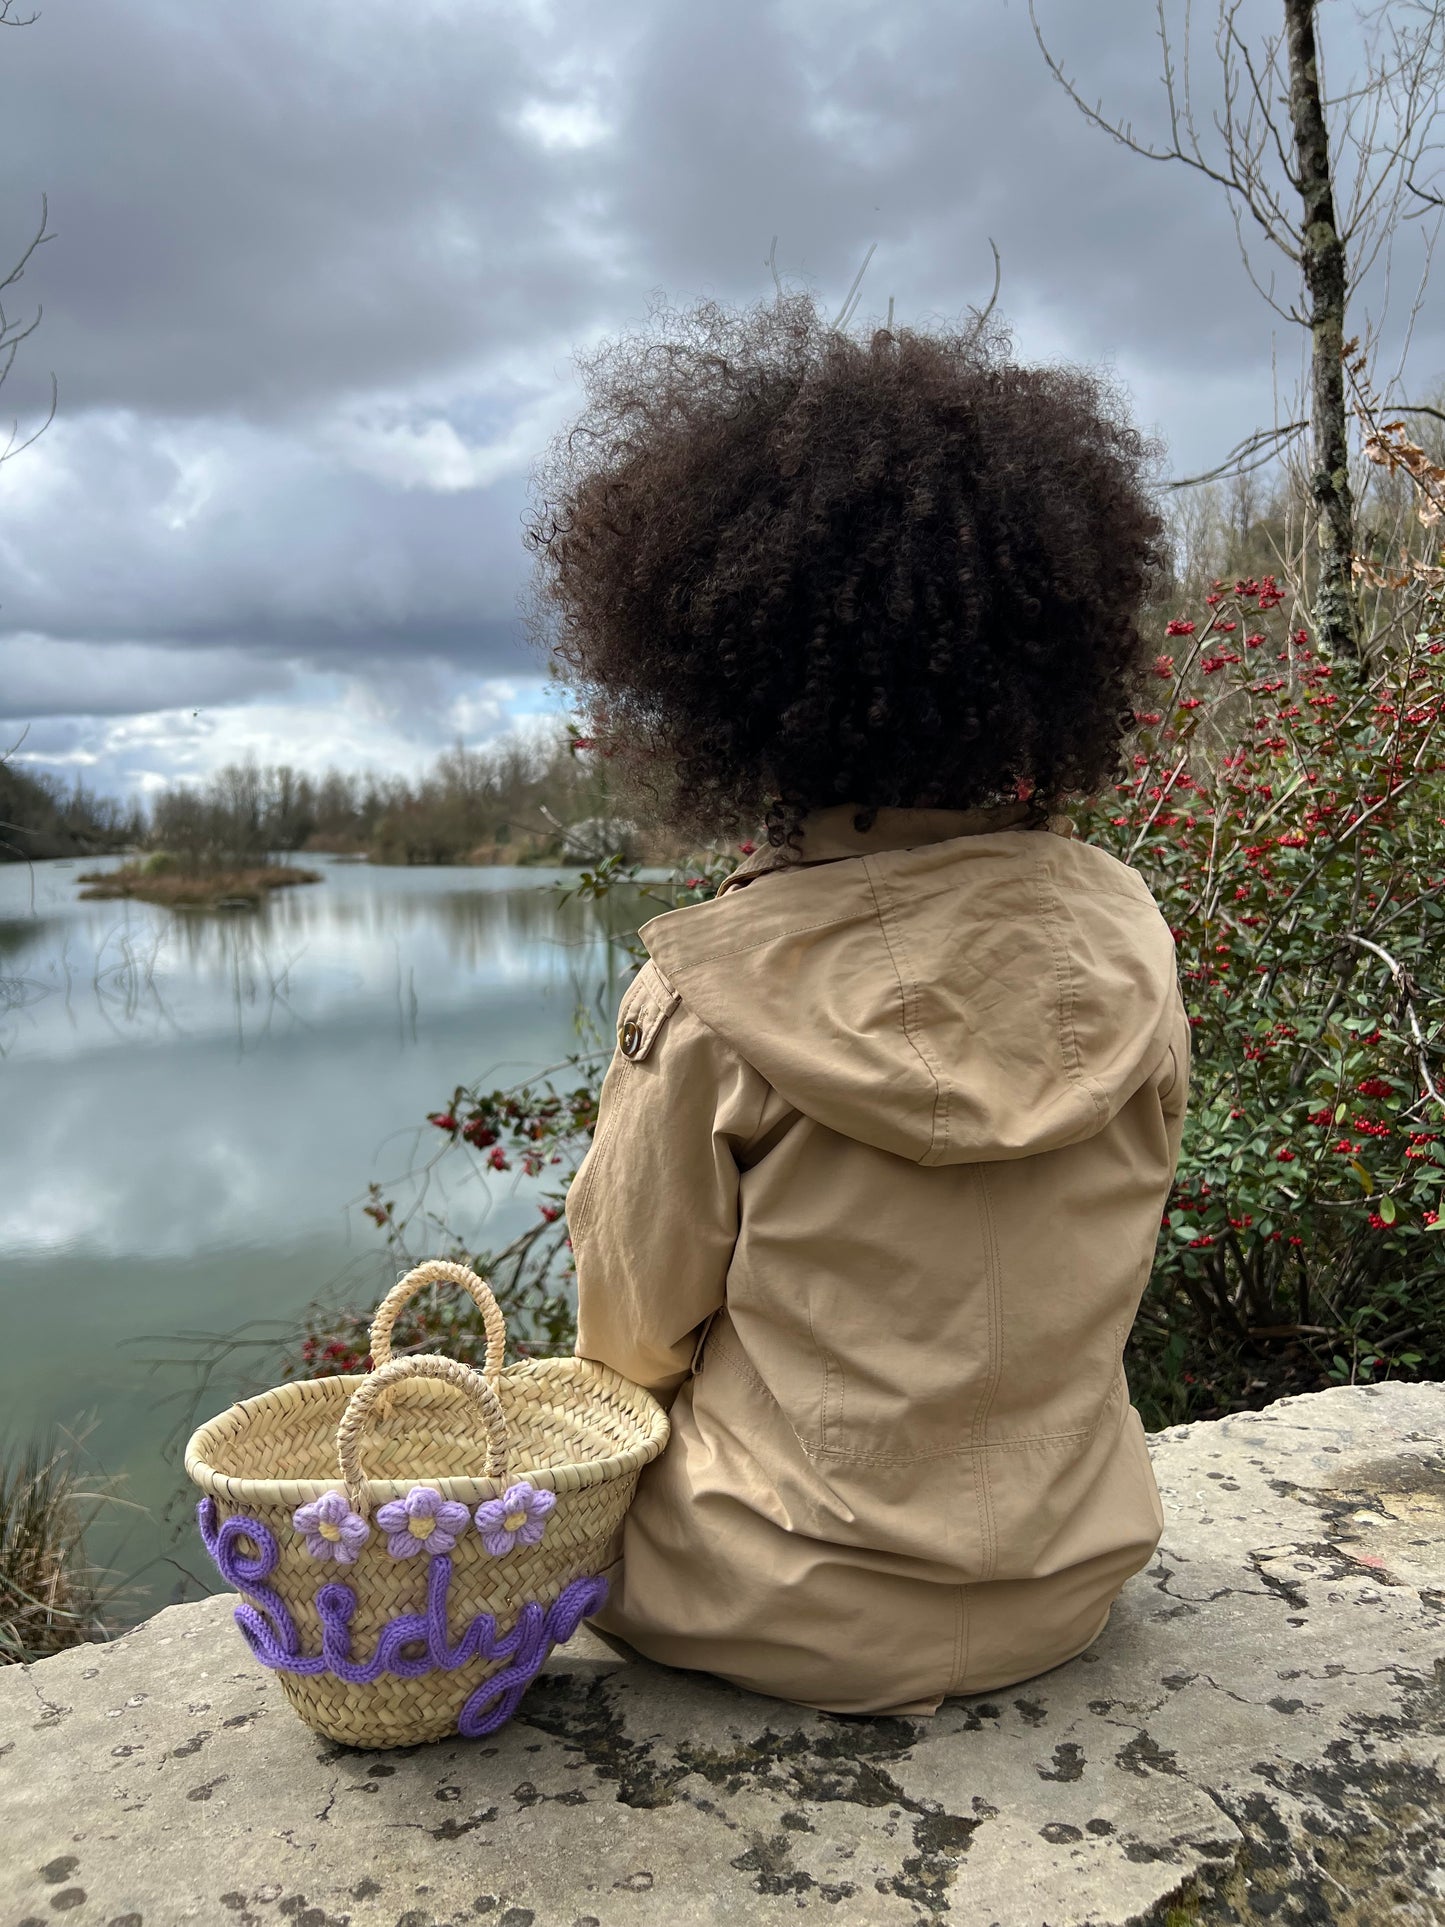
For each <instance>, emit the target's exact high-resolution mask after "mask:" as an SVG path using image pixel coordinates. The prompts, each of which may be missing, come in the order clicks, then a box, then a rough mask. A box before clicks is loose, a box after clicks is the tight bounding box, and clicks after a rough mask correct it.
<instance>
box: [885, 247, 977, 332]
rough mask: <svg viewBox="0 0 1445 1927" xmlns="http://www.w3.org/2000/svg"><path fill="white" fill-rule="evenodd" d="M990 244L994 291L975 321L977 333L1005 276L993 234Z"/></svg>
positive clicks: (890, 309) (974, 327)
mask: <svg viewBox="0 0 1445 1927" xmlns="http://www.w3.org/2000/svg"><path fill="white" fill-rule="evenodd" d="M988 244H989V246H990V247H991V248H993V293H992V294H991V295H990V296H989V298H988V306H987V307H986V308H985V309H984V310H983V312H982V314H981V315H980V316H979V317H978V320H977V321H976V322H975V323H974V326H973V333H974V334H975V335H976V334H978V332H979V330H980V329H981V328H982V327H983V324H984V322H985V321H987V320H988V318H989V316H990V315H991V314H992V313H993V304H994V303H995V301H997V300H998V289H999V282H1000V280H1001V279H1002V278H1003V263H1002V261H1000V259H999V253H998V248H997V247H996V246H995V245H994V238H993V236H992V235H990V236H989V237H988ZM888 312H889V315H890V317H891V316H892V313H893V309H892V304H891V303H890V305H889V310H888ZM890 325H891V321H890Z"/></svg>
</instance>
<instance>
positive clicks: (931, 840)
mask: <svg viewBox="0 0 1445 1927" xmlns="http://www.w3.org/2000/svg"><path fill="white" fill-rule="evenodd" d="M853 814H854V811H853V809H852V807H851V806H847V805H845V806H842V807H839V808H836V809H827V810H822V811H819V812H815V813H814V814H813V815H812V816H811V817H809V818H808V819H807V821H806V823H805V825H804V831H803V839H802V845H803V847H802V851H801V855H800V856H799V857H793V856H790V854H789V853H788V852H786V851H781V852H780V851H776V850H772V849H770V848H768V847H766V846H765V847H764V848H762V849H760V850H759V851H758V852H757V853H756V854H755V855H753V856H751V857H749V858H748V859H747V861H746V862H744V863H743V864H742V865H740V867H739V868H738V869H737V870H735V871H734V872H733V874H732V875H731V876H730V877H729V878H728V879H727V880H726V882H725V883H724V885H723V887H722V889H721V890H720V892H719V894H718V896H717V897H716V898H715V899H714V900H713V901H711V902H708V903H700V904H694V905H690V906H688V907H686V908H684V909H679V910H673V911H671V912H669V913H668V914H667V915H665V916H660V917H655V918H653V919H652V921H651V922H649V923H647V924H644V925H643V927H642V931H641V936H642V939H643V942H644V943H645V945H646V947H647V950H648V953H649V961H648V962H647V963H646V964H645V965H644V966H643V968H642V969H641V971H640V972H639V973H638V975H637V976H636V977H635V978H634V980H633V982H632V983H631V984H630V985H629V987H628V989H627V991H626V993H625V995H624V996H623V998H622V1002H621V1007H620V1010H619V1013H618V1026H617V1039H618V1041H617V1047H616V1049H615V1051H614V1054H613V1058H612V1061H611V1064H610V1066H609V1068H608V1070H607V1074H606V1077H605V1080H604V1082H603V1086H602V1093H601V1103H600V1109H599V1115H598V1120H597V1128H596V1131H595V1133H594V1137H593V1142H592V1144H591V1146H590V1148H589V1150H588V1153H587V1156H586V1157H585V1159H584V1160H583V1162H582V1165H581V1166H580V1168H579V1170H578V1172H577V1175H576V1178H575V1180H574V1182H573V1184H572V1186H571V1188H570V1190H569V1192H568V1196H567V1206H566V1211H567V1223H568V1228H569V1231H570V1234H571V1238H572V1246H573V1252H574V1257H575V1261H576V1267H577V1292H578V1327H577V1341H576V1348H575V1349H576V1353H577V1355H578V1356H579V1357H584V1358H592V1359H597V1360H600V1361H601V1362H602V1363H604V1364H606V1365H610V1366H612V1367H613V1368H614V1369H615V1370H617V1371H619V1372H621V1373H623V1374H624V1375H625V1376H626V1377H628V1378H630V1379H633V1380H635V1381H636V1382H637V1383H639V1384H641V1385H643V1386H645V1387H646V1388H647V1389H648V1390H649V1391H651V1392H652V1393H653V1394H654V1395H655V1396H656V1397H657V1398H658V1399H659V1400H660V1401H661V1403H662V1404H663V1405H664V1406H665V1407H666V1408H667V1409H668V1411H669V1413H670V1416H671V1426H672V1430H671V1435H670V1437H669V1440H668V1443H667V1445H666V1447H665V1448H664V1450H663V1451H662V1453H661V1454H660V1455H659V1457H658V1458H657V1459H656V1460H654V1461H653V1462H652V1463H651V1464H650V1465H648V1466H647V1467H645V1468H644V1470H643V1472H642V1475H641V1477H640V1479H639V1482H638V1488H637V1494H636V1498H635V1500H634V1502H633V1504H632V1506H631V1508H630V1509H629V1511H628V1514H627V1516H626V1518H625V1520H624V1521H623V1523H622V1525H621V1527H620V1528H619V1529H618V1532H617V1534H616V1536H615V1538H614V1540H613V1543H612V1546H611V1547H610V1548H609V1550H608V1559H609V1562H610V1563H608V1564H607V1565H606V1567H605V1570H606V1573H607V1577H608V1579H609V1580H610V1582H611V1592H610V1594H609V1597H608V1599H607V1602H606V1603H605V1605H604V1606H603V1608H602V1610H601V1611H600V1612H599V1613H598V1614H597V1615H596V1616H595V1617H594V1618H593V1620H592V1621H591V1622H590V1623H591V1624H592V1625H593V1627H594V1628H595V1629H596V1630H597V1631H598V1632H599V1633H601V1634H602V1635H603V1636H604V1637H607V1638H609V1640H610V1641H612V1642H616V1641H621V1642H623V1643H624V1645H625V1646H630V1647H632V1648H633V1649H634V1650H635V1651H637V1652H639V1653H642V1654H644V1655H646V1656H647V1657H649V1658H651V1659H654V1660H657V1661H661V1662H662V1663H664V1664H666V1665H670V1666H678V1667H684V1668H692V1669H700V1670H703V1671H706V1672H710V1673H713V1674H715V1675H718V1676H720V1677H721V1678H723V1679H726V1680H730V1681H733V1682H734V1683H736V1684H737V1685H740V1686H743V1687H747V1688H749V1689H751V1690H752V1691H755V1692H759V1693H765V1694H771V1695H773V1696H775V1697H777V1698H781V1699H787V1700H792V1701H795V1702H798V1703H800V1704H803V1705H808V1706H815V1707H821V1708H825V1709H827V1710H830V1711H834V1712H843V1713H910V1714H928V1713H932V1712H934V1711H935V1710H936V1709H937V1706H938V1704H939V1701H940V1700H941V1699H942V1698H943V1697H944V1696H945V1695H947V1694H950V1693H972V1692H982V1691H988V1690H992V1689H994V1688H997V1687H1001V1686H1005V1685H1009V1684H1011V1683H1013V1682H1016V1681H1019V1680H1023V1679H1028V1678H1031V1677H1032V1676H1034V1675H1035V1674H1038V1673H1041V1672H1044V1671H1047V1670H1048V1669H1049V1668H1050V1667H1053V1666H1058V1665H1060V1664H1062V1663H1063V1662H1064V1661H1066V1660H1068V1659H1071V1658H1073V1657H1074V1656H1075V1655H1076V1654H1078V1653H1080V1652H1081V1651H1082V1650H1083V1649H1084V1648H1085V1647H1087V1646H1088V1645H1089V1644H1090V1643H1091V1642H1092V1641H1093V1640H1094V1639H1096V1638H1097V1637H1098V1635H1099V1633H1100V1632H1101V1631H1102V1630H1103V1628H1104V1626H1105V1624H1106V1622H1107V1620H1108V1617H1109V1612H1110V1608H1111V1606H1112V1603H1113V1601H1114V1599H1115V1597H1116V1595H1117V1594H1118V1592H1119V1589H1120V1587H1121V1586H1122V1585H1123V1584H1124V1581H1125V1580H1126V1579H1128V1578H1129V1577H1130V1576H1131V1575H1132V1574H1134V1573H1136V1572H1138V1571H1139V1570H1140V1569H1141V1568H1142V1567H1143V1566H1144V1565H1146V1564H1147V1563H1148V1561H1149V1559H1150V1558H1151V1557H1152V1555H1153V1553H1154V1550H1155V1547H1156V1546H1157V1544H1158V1541H1159V1537H1160V1534H1161V1532H1162V1531H1163V1523H1164V1521H1163V1513H1162V1510H1161V1507H1160V1503H1159V1495H1158V1490H1157V1487H1156V1486H1155V1483H1154V1477H1153V1473H1152V1470H1151V1467H1150V1463H1149V1457H1148V1453H1147V1450H1146V1446H1145V1438H1144V1431H1143V1427H1142V1425H1141V1423H1140V1419H1139V1415H1138V1413H1137V1412H1136V1411H1135V1409H1134V1407H1133V1405H1132V1404H1131V1403H1130V1398H1129V1388H1128V1385H1127V1382H1126V1379H1125V1374H1124V1368H1123V1363H1122V1353H1123V1349H1124V1342H1125V1339H1126V1337H1127V1335H1128V1332H1129V1329H1130V1326H1131V1325H1132V1323H1133V1321H1134V1317H1135V1313H1136V1311H1137V1309H1138V1305H1139V1299H1140V1296H1141V1294H1142V1292H1143V1290H1144V1287H1145V1284H1146V1282H1147V1280H1148V1277H1149V1271H1150V1265H1151V1262H1152V1259H1153V1254H1154V1249H1155V1243H1156V1239H1157V1236H1158V1232H1159V1228H1160V1220H1161V1215H1162V1210H1163V1206H1164V1203H1165V1200H1166V1198H1167V1196H1168V1192H1169V1189H1170V1185H1171V1182H1172V1178H1173V1174H1174V1170H1175V1166H1176V1163H1177V1161H1178V1156H1179V1149H1180V1138H1181V1133H1182V1129H1183V1120H1184V1108H1185V1099H1186V1095H1187V1090H1188V1080H1189V1058H1190V1029H1189V1022H1188V1017H1187V1015H1186V1012H1185V1009H1184V1004H1183V1000H1182V998H1181V996H1180V991H1179V984H1178V978H1177V972H1176V965H1175V955H1174V943H1173V939H1172V937H1171V935H1170V932H1169V929H1168V926H1167V925H1166V923H1165V921H1164V918H1163V916H1162V914H1161V912H1160V910H1159V908H1158V905H1157V904H1156V903H1155V901H1154V898H1153V896H1152V895H1151V893H1150V891H1149V889H1148V886H1147V885H1146V884H1145V882H1144V880H1143V878H1142V877H1141V876H1140V875H1139V873H1138V872H1137V871H1135V870H1133V869H1131V868H1130V867H1128V866H1127V865H1126V864H1124V863H1121V862H1120V861H1119V860H1118V859H1117V858H1116V857H1113V856H1111V855H1109V854H1108V853H1107V852H1106V851H1104V850H1102V849H1099V848H1096V847H1094V846H1092V845H1090V844H1088V843H1084V842H1081V841H1078V840H1075V839H1074V838H1073V837H1072V836H1071V831H1072V825H1071V824H1070V823H1069V822H1068V821H1067V819H1060V818H1055V819H1053V820H1052V821H1051V822H1050V824H1049V827H1048V829H1047V830H1036V831H1028V830H1024V829H1022V828H1021V827H1018V825H1019V823H1020V819H1021V818H1022V816H1023V814H1024V808H1023V805H1007V806H1004V807H1002V808H999V809H993V810H979V811H969V812H957V811H935V810H881V811H880V812H879V814H878V818H877V821H876V823H875V825H874V827H873V828H872V829H871V830H870V831H868V832H866V833H862V834H860V833H859V832H857V831H856V830H855V829H854V828H853V825H852V820H851V819H852V817H853Z"/></svg>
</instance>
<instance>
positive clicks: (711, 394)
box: [524, 292, 1168, 845]
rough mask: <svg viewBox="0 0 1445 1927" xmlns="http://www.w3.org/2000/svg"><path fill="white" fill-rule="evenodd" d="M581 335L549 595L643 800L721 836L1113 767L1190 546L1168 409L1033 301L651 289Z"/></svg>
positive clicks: (546, 499) (621, 771)
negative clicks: (625, 332)
mask: <svg viewBox="0 0 1445 1927" xmlns="http://www.w3.org/2000/svg"><path fill="white" fill-rule="evenodd" d="M650 320H651V322H652V324H653V325H652V327H651V328H650V330H643V331H641V332H638V333H635V334H632V335H629V336H625V337H623V338H621V339H617V340H614V341H612V342H609V343H606V344H604V345H603V346H602V347H601V348H599V349H597V350H595V351H593V353H592V354H590V355H588V356H585V357H582V358H581V360H580V367H581V370H582V375H583V383H584V393H585V398H586V405H585V407H584V410H583V412H582V414H581V416H580V418H579V419H578V420H577V421H576V422H575V423H574V424H573V426H572V427H571V428H570V429H568V430H567V431H566V432H565V433H563V434H562V435H560V436H559V437H558V438H557V440H556V441H555V442H554V443H553V444H552V447H551V449H550V450H549V451H548V454H547V455H546V456H545V457H544V458H543V461H542V462H541V464H540V465H539V467H538V469H537V470H536V471H535V473H534V478H533V504H532V508H531V510H530V512H529V514H528V516H527V518H526V523H525V534H524V540H525V542H526V545H527V547H528V549H529V550H530V551H531V552H532V553H533V554H534V556H535V557H536V569H535V573H534V577H533V588H532V594H531V596H530V599H529V603H528V608H527V627H528V632H529V634H530V636H531V637H532V640H533V641H534V642H536V643H539V644H540V645H541V646H542V647H543V648H544V649H545V650H547V651H548V653H549V654H550V657H551V664H552V672H553V674H554V675H555V676H557V677H558V678H560V679H561V680H562V681H563V682H565V683H566V684H567V685H568V686H569V689H570V691H571V693H572V695H573V698H574V701H575V702H576V704H577V706H578V707H579V709H580V712H581V714H582V716H583V718H584V726H585V727H586V728H587V729H588V732H589V734H590V736H591V738H592V740H593V743H594V745H595V746H596V747H597V748H598V749H600V750H601V751H602V752H603V753H604V754H606V755H608V756H609V757H612V758H615V759H616V760H615V762H614V763H613V764H612V765H611V767H612V770H613V773H614V775H616V776H617V777H618V778H619V779H620V787H621V789H622V790H623V792H624V794H627V795H629V796H630V799H631V800H632V801H633V803H634V804H635V805H636V804H638V803H640V805H641V809H642V813H643V814H644V815H649V816H654V817H656V818H657V819H659V820H662V821H665V822H667V823H668V824H669V825H670V826H671V827H673V828H674V829H678V830H682V831H685V832H686V833H688V834H692V835H698V836H701V837H703V838H704V839H709V840H711V839H719V840H720V839H722V838H724V837H728V836H733V835H736V834H737V833H738V832H739V831H740V830H753V829H756V828H757V827H759V826H762V827H764V829H765V832H766V835H767V837H768V840H769V842H770V843H772V844H775V845H776V844H781V843H783V842H784V841H790V840H791V839H792V837H793V834H794V832H795V830H796V827H797V824H798V822H799V820H800V819H801V817H802V816H803V815H804V814H806V813H807V812H808V811H810V810H817V809H823V808H826V807H828V806H829V805H835V804H839V803H843V802H851V803H854V804H856V805H857V806H858V808H859V810H860V812H861V814H860V815H859V816H858V818H857V819H856V820H857V824H858V827H859V829H866V828H868V827H869V825H870V824H871V823H872V821H873V817H874V814H875V813H876V811H877V809H878V808H879V807H881V806H894V807H899V806H901V807H905V808H910V807H911V808H935V809H970V808H973V807H975V806H978V805H983V804H990V803H998V802H1000V801H1012V800H1014V799H1016V798H1018V797H1020V796H1027V797H1028V799H1029V803H1030V812H1031V814H1030V817H1029V819H1028V820H1029V821H1032V822H1038V821H1041V820H1042V819H1043V818H1044V817H1045V816H1047V815H1048V814H1050V813H1051V812H1052V811H1054V810H1057V809H1058V808H1059V807H1060V806H1061V804H1062V801H1063V799H1064V798H1065V797H1066V796H1068V795H1070V794H1075V795H1082V794H1087V793H1091V792H1093V791H1096V790H1099V789H1101V788H1103V787H1104V786H1105V785H1107V784H1109V783H1112V782H1113V781H1115V780H1116V778H1117V775H1118V767H1119V761H1120V754H1121V747H1122V744H1123V741H1124V738H1125V736H1126V735H1127V734H1128V732H1129V731H1130V730H1131V728H1132V727H1133V725H1134V713H1133V712H1134V707H1135V703H1136V699H1140V698H1141V697H1142V691H1143V688H1144V686H1145V684H1144V678H1145V677H1146V676H1147V675H1148V673H1149V668H1150V666H1151V664H1152V651H1151V649H1150V648H1149V646H1148V644H1146V642H1145V640H1144V638H1143V636H1142V635H1141V633H1140V628H1139V613H1140V609H1141V605H1142V603H1143V601H1144V599H1145V597H1146V596H1147V595H1148V594H1149V593H1150V591H1151V590H1152V589H1153V588H1154V587H1155V585H1156V582H1157V581H1158V580H1159V578H1160V576H1161V575H1162V573H1163V572H1164V571H1165V570H1166V569H1167V565H1168V545H1167V540H1166V538H1165V534H1164V529H1165V524H1164V520H1163V518H1162V517H1161V515H1160V514H1159V513H1158V512H1157V509H1156V506H1155V502H1154V498H1153V495H1152V492H1151V488H1150V486H1149V481H1150V477H1149V475H1148V471H1149V469H1150V466H1151V464H1152V462H1153V461H1154V460H1155V459H1156V458H1157V457H1158V456H1159V455H1160V454H1162V452H1163V451H1162V444H1160V443H1158V442H1157V441H1146V440H1144V439H1143V438H1142V437H1141V436H1140V435H1139V434H1138V433H1137V432H1136V431H1135V430H1134V429H1133V428H1132V427H1130V426H1129V425H1128V423H1127V422H1126V421H1125V420H1124V419H1123V418H1122V414H1121V412H1120V411H1118V410H1116V409H1115V407H1114V406H1113V402H1112V397H1111V394H1110V392H1109V391H1108V390H1107V389H1106V388H1105V386H1104V383H1103V382H1102V380H1101V379H1100V377H1098V376H1097V375H1095V374H1093V373H1090V372H1086V371H1084V370H1081V369H1077V368H1059V367H1050V368H1021V367H1017V366H1015V365H1013V364H1012V363H1010V361H1009V360H1008V359H1007V349H1008V345H1009V341H1008V335H1007V332H1006V331H1005V330H1004V329H1003V328H1002V327H1001V326H1000V324H998V323H996V322H995V323H993V324H992V325H991V326H990V325H989V324H988V314H987V312H985V313H984V315H983V316H981V317H979V318H978V320H977V321H976V322H975V323H974V325H973V326H972V327H970V328H969V329H968V331H967V332H963V333H923V332H918V331H915V330H913V329H910V328H899V329H897V330H889V329H879V330H876V331H874V332H873V333H871V335H869V336H868V337H867V338H866V339H860V338H858V337H855V336H852V335H850V334H848V333H846V332H842V331H840V330H839V329H837V328H836V327H833V326H829V325H828V324H826V323H825V322H824V320H823V319H822V317H821V316H820V315H819V313H818V311H817V307H816V304H815V303H814V301H813V299H812V298H811V296H806V295H797V294H793V295H785V294H783V293H782V292H780V293H779V296H778V298H777V300H776V301H775V302H770V303H766V304H759V305H758V306H756V307H753V308H750V309H744V310H736V309H727V308H724V307H722V306H720V305H719V304H717V303H715V302H713V301H703V302H700V303H698V304H697V305H696V306H694V307H693V308H691V309H689V310H688V311H686V312H682V313H678V312H674V311H670V310H668V309H667V308H665V307H664V306H661V305H657V306H654V308H653V310H652V313H651V316H650Z"/></svg>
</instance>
